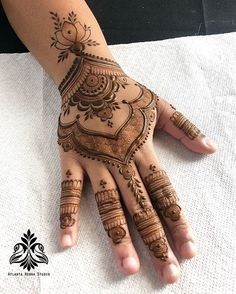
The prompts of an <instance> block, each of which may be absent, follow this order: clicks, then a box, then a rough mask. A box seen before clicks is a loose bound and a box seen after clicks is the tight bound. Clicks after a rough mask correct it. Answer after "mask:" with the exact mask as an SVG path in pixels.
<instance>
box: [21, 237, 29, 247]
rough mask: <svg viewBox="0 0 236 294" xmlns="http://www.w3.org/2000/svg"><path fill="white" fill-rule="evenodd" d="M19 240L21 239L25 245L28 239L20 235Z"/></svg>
mask: <svg viewBox="0 0 236 294" xmlns="http://www.w3.org/2000/svg"><path fill="white" fill-rule="evenodd" d="M21 240H22V241H23V242H24V243H25V244H26V245H28V240H27V239H25V238H23V237H21Z"/></svg>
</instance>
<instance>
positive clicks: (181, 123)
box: [170, 111, 201, 140]
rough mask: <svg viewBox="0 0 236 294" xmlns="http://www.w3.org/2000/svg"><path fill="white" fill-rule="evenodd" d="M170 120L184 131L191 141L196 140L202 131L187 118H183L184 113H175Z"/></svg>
mask: <svg viewBox="0 0 236 294" xmlns="http://www.w3.org/2000/svg"><path fill="white" fill-rule="evenodd" d="M170 120H171V121H172V122H173V124H174V125H175V126H176V127H177V128H179V129H180V130H182V131H183V132H184V133H185V134H186V135H187V136H188V137H189V138H190V139H191V140H194V139H195V138H196V137H197V136H198V135H199V134H200V132H201V131H200V130H199V129H198V128H197V127H196V126H195V125H194V124H193V123H191V122H190V121H189V120H188V119H187V118H186V117H184V116H183V114H182V113H180V112H178V111H175V112H174V113H173V114H172V116H171V118H170Z"/></svg>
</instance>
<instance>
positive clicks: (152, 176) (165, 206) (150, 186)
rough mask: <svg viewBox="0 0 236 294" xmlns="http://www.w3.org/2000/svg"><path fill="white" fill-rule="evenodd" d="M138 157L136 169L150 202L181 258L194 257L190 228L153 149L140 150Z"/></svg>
mask: <svg viewBox="0 0 236 294" xmlns="http://www.w3.org/2000/svg"><path fill="white" fill-rule="evenodd" d="M138 158H139V159H138V163H137V165H138V170H139V172H140V175H141V177H142V179H143V182H144V184H145V186H146V189H147V191H148V194H149V196H150V198H151V201H152V204H153V206H154V207H155V209H156V211H157V213H159V214H161V216H162V217H163V219H164V221H165V223H166V224H167V226H168V228H169V231H170V233H171V236H172V238H173V240H174V243H175V247H176V249H177V251H178V253H179V254H180V256H181V257H182V258H192V257H194V256H195V255H196V249H195V242H194V237H193V232H192V229H191V227H190V225H189V223H188V221H187V219H186V217H185V215H184V212H183V209H182V208H181V206H180V203H179V199H178V197H177V194H176V192H175V190H174V188H173V186H172V184H171V182H170V179H169V177H168V176H167V174H166V172H165V171H164V170H163V168H162V166H161V164H160V162H159V161H158V159H157V156H156V154H155V152H154V150H152V151H150V150H148V152H147V151H142V154H140V156H139V157H138ZM144 159H145V160H144Z"/></svg>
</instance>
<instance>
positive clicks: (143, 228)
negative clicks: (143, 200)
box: [133, 207, 168, 261]
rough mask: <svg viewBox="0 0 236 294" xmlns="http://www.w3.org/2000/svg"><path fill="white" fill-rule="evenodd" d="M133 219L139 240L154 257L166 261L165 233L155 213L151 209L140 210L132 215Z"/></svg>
mask: <svg viewBox="0 0 236 294" xmlns="http://www.w3.org/2000/svg"><path fill="white" fill-rule="evenodd" d="M133 219H134V222H135V225H136V227H137V229H138V232H139V234H140V236H141V238H142V239H143V241H144V243H145V244H146V245H148V247H149V249H150V250H151V251H152V252H153V254H154V256H155V257H156V258H159V259H160V260H162V261H166V260H167V258H168V255H167V253H168V246H167V241H166V237H165V232H164V230H163V227H162V225H161V222H160V220H159V218H158V216H157V213H156V211H155V210H154V209H153V208H152V207H148V208H146V209H142V210H141V211H139V212H137V213H135V214H134V215H133Z"/></svg>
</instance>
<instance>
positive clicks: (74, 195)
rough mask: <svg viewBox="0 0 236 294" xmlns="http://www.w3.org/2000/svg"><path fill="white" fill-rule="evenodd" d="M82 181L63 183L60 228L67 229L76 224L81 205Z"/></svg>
mask: <svg viewBox="0 0 236 294" xmlns="http://www.w3.org/2000/svg"><path fill="white" fill-rule="evenodd" d="M80 197H81V180H66V181H63V182H62V183H61V200H60V227H61V229H65V228H66V227H71V226H73V225H74V224H75V218H73V217H72V215H73V214H76V213H77V211H78V208H79V204H80Z"/></svg>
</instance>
